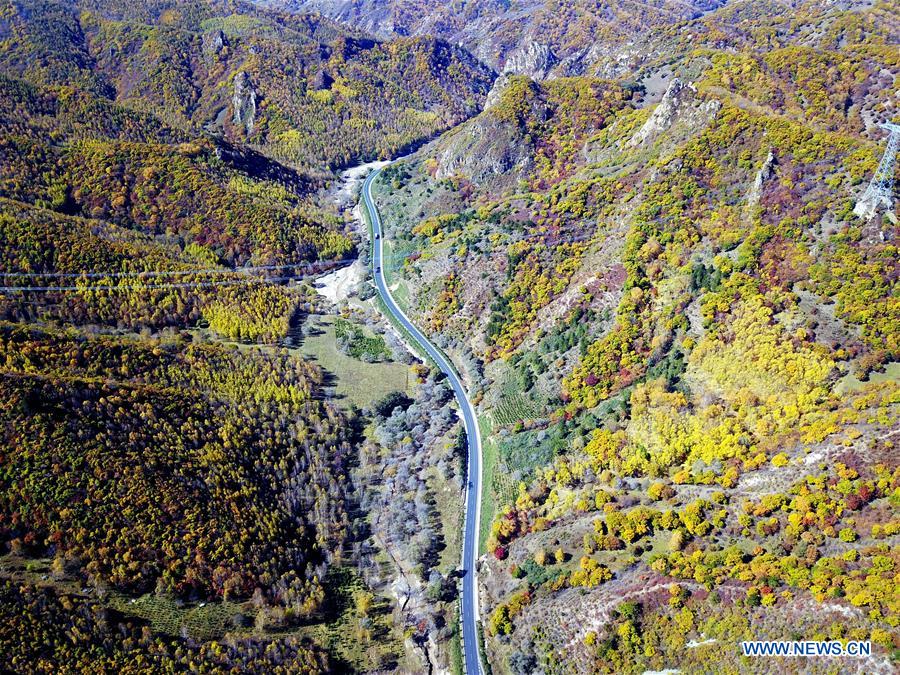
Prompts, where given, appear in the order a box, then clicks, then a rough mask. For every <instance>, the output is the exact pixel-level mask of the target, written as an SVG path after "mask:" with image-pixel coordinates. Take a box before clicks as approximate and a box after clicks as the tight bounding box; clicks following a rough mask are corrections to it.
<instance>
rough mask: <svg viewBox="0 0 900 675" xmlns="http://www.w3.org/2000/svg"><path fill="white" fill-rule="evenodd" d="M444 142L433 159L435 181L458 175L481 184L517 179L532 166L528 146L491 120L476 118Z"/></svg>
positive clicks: (506, 126)
mask: <svg viewBox="0 0 900 675" xmlns="http://www.w3.org/2000/svg"><path fill="white" fill-rule="evenodd" d="M446 140H447V142H446V143H444V144H443V147H442V148H441V149H440V151H439V152H438V154H437V157H436V159H437V163H438V167H437V171H436V173H435V178H437V179H438V180H441V179H444V178H450V177H452V176H457V175H460V176H464V177H466V178H467V179H468V180H470V181H471V182H473V183H475V184H481V183H484V182H486V181H488V180H490V179H492V178H497V177H501V176H505V175H507V174H509V175H510V176H515V177H516V178H518V176H519V175H520V174H521V173H522V172H523V171H524V170H526V169H527V168H528V167H529V166H531V153H532V149H531V146H530V145H529V144H527V143H525V142H523V140H522V138H520V137H519V136H518V134H517V133H516V132H515V130H514V129H513V128H512V127H511V126H510V125H505V124H504V125H499V126H498V125H496V123H495V122H494V121H493V118H490V117H487V118H485V117H478V118H476V119H475V120H473V121H472V122H470V123H469V124H466V125H465V126H464V127H461V128H460V129H459V130H458V131H457V133H454V134H453V135H452V136H450V137H449V138H448V139H446Z"/></svg>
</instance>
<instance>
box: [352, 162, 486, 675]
mask: <svg viewBox="0 0 900 675" xmlns="http://www.w3.org/2000/svg"><path fill="white" fill-rule="evenodd" d="M380 171H381V169H376V170H375V171H372V172H371V173H370V174H369V175H368V177H367V178H366V180H365V182H363V186H362V199H363V203H364V204H365V207H366V209H367V210H368V212H369V219H370V221H371V224H372V234H373V238H374V239H373V241H372V265H373V267H374V270H375V285H376V287H377V288H378V293H379V295H381V299H382V300H383V301H384V304H385V306H386V307H387V309H388V311H389V312H390V313H391V314H392V315H393V317H394V318H395V319H396V320H397V321H398V322H399V323H400V325H401V326H403V328H404V329H405V330H406V331H407V332H408V333H409V335H411V336H412V338H413V339H414V340H415V341H416V342H417V343H418V344H419V346H420V347H421V348H422V349H423V350H424V351H425V352H426V353H427V354H428V356H430V357H431V359H432V360H433V361H434V362H435V363H436V364H437V366H438V368H440V369H441V371H442V372H443V373H444V375H446V376H447V380H448V381H449V382H450V386H451V387H452V388H453V393H454V394H455V395H456V400H457V401H458V402H459V409H460V411H461V412H462V417H463V424H464V425H465V429H466V439H467V441H468V452H469V457H468V467H469V470H468V477H467V480H466V495H465V502H466V515H465V524H464V532H463V549H462V567H461V569H462V572H463V577H462V642H463V657H464V660H465V667H466V673H467V675H481V672H482V670H481V660H480V657H479V650H478V627H477V622H478V583H477V579H476V570H475V563H476V561H477V560H478V531H479V522H480V514H481V434H480V433H479V430H478V418H477V417H476V415H475V408H474V407H473V406H472V403H471V401H469V397H468V395H467V394H466V390H465V388H464V387H463V385H462V380H461V379H460V377H459V375H458V374H457V373H456V370H455V369H454V367H453V365H452V364H451V363H450V361H449V360H448V359H447V357H445V356H444V355H443V354H442V353H441V352H440V351H439V350H438V349H437V348H436V347H435V346H434V345H433V344H431V342H430V341H429V340H428V338H426V337H425V335H423V334H422V332H421V331H420V330H419V329H418V328H416V326H415V324H413V322H412V321H410V320H409V318H408V317H407V316H406V314H404V312H403V310H402V309H400V307H399V306H398V305H397V303H396V302H395V301H394V298H393V296H392V295H391V291H390V289H389V288H388V285H387V281H386V280H385V277H384V263H383V252H384V231H383V229H382V227H381V216H380V215H379V213H378V208H377V207H376V206H375V201H374V199H372V181H374V180H375V178H376V177H377V176H378V174H379V173H380Z"/></svg>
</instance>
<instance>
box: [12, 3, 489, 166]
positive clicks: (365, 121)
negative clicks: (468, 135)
mask: <svg viewBox="0 0 900 675" xmlns="http://www.w3.org/2000/svg"><path fill="white" fill-rule="evenodd" d="M7 5H8V6H7V11H6V20H5V21H4V23H3V25H2V28H0V30H2V31H3V32H2V34H0V37H2V38H5V39H3V42H2V45H3V47H2V50H0V64H2V65H3V70H4V72H6V73H8V74H16V75H18V76H20V77H24V78H26V79H29V80H31V81H34V82H38V83H41V84H50V85H60V84H70V85H73V86H77V87H79V88H85V89H88V90H89V91H92V92H94V93H96V94H100V95H103V96H109V97H114V98H115V99H116V100H117V101H119V102H122V103H126V104H128V105H130V106H131V107H136V108H139V109H141V110H143V111H149V112H152V113H154V114H155V115H156V116H157V117H160V118H161V119H164V120H166V121H167V122H168V123H169V124H170V125H171V126H175V127H180V128H190V129H193V130H195V131H196V130H199V129H202V128H206V129H209V130H210V131H213V132H215V133H220V134H222V135H224V137H225V138H228V139H230V140H232V141H235V142H238V141H240V142H248V143H251V144H253V145H255V146H257V147H259V148H260V149H262V150H263V151H264V152H265V153H266V154H268V155H269V156H272V157H275V158H277V159H279V160H281V161H286V162H289V163H292V164H297V165H301V166H303V167H304V168H306V169H311V170H314V171H321V170H322V169H323V168H330V167H336V166H343V165H346V164H349V163H351V162H353V161H355V160H358V159H374V158H377V157H384V156H386V155H390V154H395V153H397V152H398V151H399V150H401V149H403V148H405V147H407V146H409V145H411V144H414V143H416V142H418V141H420V140H421V139H423V138H427V137H429V136H431V135H433V134H434V133H436V132H438V131H442V130H444V129H446V128H448V127H449V126H452V125H453V124H456V123H458V122H460V121H461V120H463V119H465V118H466V117H468V116H469V115H471V114H473V113H474V112H475V111H477V109H478V108H479V106H480V105H481V101H482V99H483V96H484V95H485V93H486V92H487V90H488V88H489V87H490V83H491V81H492V79H493V75H492V73H491V71H490V70H489V69H488V68H486V67H485V66H483V65H481V64H480V63H478V62H477V61H475V59H473V58H472V57H471V56H470V55H469V54H468V53H466V52H465V51H463V50H461V49H459V48H457V47H453V46H451V45H449V44H447V43H445V42H442V41H439V40H435V39H430V38H416V39H399V40H395V41H392V42H376V41H374V40H371V39H368V38H365V37H364V36H361V35H357V34H354V33H353V32H351V31H348V30H346V29H342V28H340V27H339V26H338V25H337V24H334V23H332V22H329V21H327V20H326V19H323V18H321V17H313V16H306V15H302V16H295V15H291V14H284V13H278V12H270V11H265V10H260V9H256V8H254V7H253V6H252V5H245V4H242V3H237V4H234V5H232V4H229V3H214V2H206V3H204V2H189V3H185V4H184V5H181V4H179V5H178V6H176V7H169V5H168V4H166V3H156V2H146V3H137V5H136V7H133V8H130V9H128V10H126V9H123V8H122V7H121V6H119V3H93V2H85V3H81V4H79V5H78V7H79V8H83V10H84V11H81V12H79V11H77V9H73V8H70V7H66V6H64V5H60V4H55V3H53V2H49V1H45V0H17V1H15V2H12V1H10V2H8V3H7ZM51 36H52V39H51Z"/></svg>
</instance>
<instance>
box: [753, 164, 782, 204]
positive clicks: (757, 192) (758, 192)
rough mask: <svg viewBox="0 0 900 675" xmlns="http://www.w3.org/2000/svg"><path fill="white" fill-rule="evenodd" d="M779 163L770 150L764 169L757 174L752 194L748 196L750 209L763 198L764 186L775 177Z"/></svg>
mask: <svg viewBox="0 0 900 675" xmlns="http://www.w3.org/2000/svg"><path fill="white" fill-rule="evenodd" d="M777 163H778V161H777V160H776V159H775V153H774V152H773V151H772V150H769V154H768V155H767V156H766V161H765V162H763V165H762V167H760V169H759V171H757V172H756V178H755V179H754V180H753V185H752V187H751V188H750V192H749V193H748V194H747V207H748V208H752V207H754V206H756V205H757V204H759V200H760V197H762V190H763V185H764V184H765V183H766V181H768V180H769V179H770V178H772V176H773V175H775V165H776V164H777Z"/></svg>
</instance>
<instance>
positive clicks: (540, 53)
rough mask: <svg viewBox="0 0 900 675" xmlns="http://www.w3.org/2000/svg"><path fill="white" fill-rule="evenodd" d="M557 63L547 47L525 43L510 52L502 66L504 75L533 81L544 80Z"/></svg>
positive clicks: (557, 60)
mask: <svg viewBox="0 0 900 675" xmlns="http://www.w3.org/2000/svg"><path fill="white" fill-rule="evenodd" d="M557 63H559V59H557V58H556V55H555V54H554V53H553V51H552V50H551V49H550V47H548V46H547V45H544V44H540V43H539V42H533V41H529V42H525V43H524V44H522V45H520V46H519V48H518V49H516V50H515V51H514V52H512V53H511V54H510V55H509V57H508V58H507V59H506V63H505V64H504V65H503V72H504V73H511V74H514V75H527V76H528V77H530V78H531V79H533V80H544V79H546V78H547V76H548V75H549V74H550V71H551V70H553V67H554V66H555V65H556V64H557Z"/></svg>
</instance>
